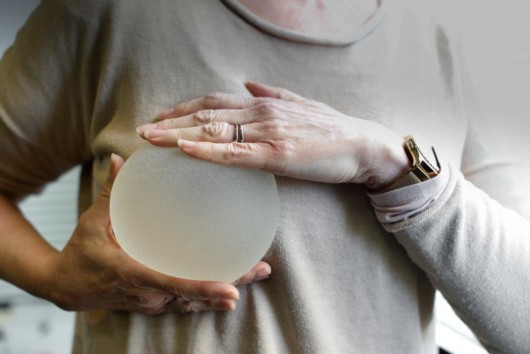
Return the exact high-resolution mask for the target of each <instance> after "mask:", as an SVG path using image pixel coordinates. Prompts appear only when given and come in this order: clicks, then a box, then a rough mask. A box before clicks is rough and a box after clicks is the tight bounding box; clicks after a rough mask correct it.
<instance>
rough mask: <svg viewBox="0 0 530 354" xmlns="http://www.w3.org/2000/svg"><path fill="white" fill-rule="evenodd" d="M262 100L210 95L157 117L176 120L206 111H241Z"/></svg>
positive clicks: (184, 103) (232, 95)
mask: <svg viewBox="0 0 530 354" xmlns="http://www.w3.org/2000/svg"><path fill="white" fill-rule="evenodd" d="M262 101H263V100H261V99H259V98H256V97H251V96H242V95H234V94H227V93H212V94H209V95H206V96H203V97H199V98H195V99H193V100H190V101H185V102H182V103H179V104H178V105H176V106H175V107H174V108H172V109H169V110H167V111H165V112H163V113H161V114H160V115H159V119H160V120H164V119H168V118H177V117H182V116H186V115H189V114H193V113H196V112H199V111H202V110H206V109H243V108H248V107H252V106H254V105H256V104H258V103H260V102H262Z"/></svg>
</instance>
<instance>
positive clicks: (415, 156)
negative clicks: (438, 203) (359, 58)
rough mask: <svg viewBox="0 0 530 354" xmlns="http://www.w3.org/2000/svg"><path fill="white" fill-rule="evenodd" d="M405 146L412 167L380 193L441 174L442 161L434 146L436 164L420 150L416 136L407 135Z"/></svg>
mask: <svg viewBox="0 0 530 354" xmlns="http://www.w3.org/2000/svg"><path fill="white" fill-rule="evenodd" d="M403 148H404V149H405V152H406V154H407V157H408V158H409V161H410V166H411V167H410V169H409V170H408V171H407V172H406V173H405V174H404V175H403V176H402V177H400V178H399V179H398V180H397V181H395V182H394V183H392V184H391V185H390V186H388V187H386V188H385V189H383V190H382V191H379V193H384V192H389V191H392V190H394V189H398V188H402V187H407V186H411V185H413V184H417V183H421V182H424V181H427V180H429V179H432V178H434V177H436V176H438V175H439V174H440V170H441V168H440V161H438V156H437V155H436V151H435V150H434V148H433V147H431V150H432V153H433V156H434V160H435V162H436V165H434V164H433V163H431V162H430V161H429V160H428V159H427V157H426V156H425V154H423V152H422V151H421V150H420V148H419V146H418V144H417V143H416V141H415V140H414V138H413V137H412V136H410V135H408V136H406V137H405V142H404V143H403Z"/></svg>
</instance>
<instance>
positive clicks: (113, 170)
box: [92, 154, 124, 219]
mask: <svg viewBox="0 0 530 354" xmlns="http://www.w3.org/2000/svg"><path fill="white" fill-rule="evenodd" d="M123 164H124V161H123V159H122V158H121V157H120V156H118V155H116V154H112V155H111V156H110V165H109V175H108V177H107V180H106V182H105V184H104V185H103V188H101V191H100V193H99V196H98V198H97V199H96V201H95V202H94V205H93V208H92V209H93V210H94V211H95V212H96V213H97V214H98V215H99V217H101V218H107V219H108V218H109V216H108V215H109V203H110V193H111V191H112V186H113V184H114V181H115V180H116V176H117V175H118V172H119V171H120V169H121V168H122V166H123Z"/></svg>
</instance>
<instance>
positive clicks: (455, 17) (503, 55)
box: [0, 0, 530, 354]
mask: <svg viewBox="0 0 530 354" xmlns="http://www.w3.org/2000/svg"><path fill="white" fill-rule="evenodd" d="M38 3H39V1H37V0H0V54H2V53H3V52H4V51H5V50H6V49H7V48H8V47H9V46H10V45H11V44H12V43H13V41H14V38H15V36H16V32H17V31H18V29H19V28H20V27H21V26H22V25H23V24H24V22H25V20H26V19H27V17H28V15H29V14H30V13H31V11H32V10H33V9H34V8H35V7H36V6H37V4H38ZM431 5H432V6H435V7H437V11H438V12H439V14H440V15H439V17H440V18H441V19H442V20H443V22H445V23H446V24H447V25H448V26H450V27H452V28H453V30H454V31H455V32H456V33H457V34H458V41H459V42H460V49H461V51H462V54H463V56H464V58H465V61H466V62H467V65H468V70H469V73H470V75H471V78H472V80H473V82H474V84H475V88H476V93H477V96H478V98H479V101H480V104H481V106H482V110H483V112H484V121H485V122H488V123H489V124H490V125H491V126H492V128H493V131H494V132H495V134H496V135H497V138H498V140H499V142H500V144H501V146H502V148H504V149H505V150H506V151H509V152H510V153H512V154H513V156H514V157H515V158H517V159H519V160H520V161H521V162H522V163H524V164H525V165H526V166H528V165H529V164H528V160H529V159H528V158H525V156H524V153H525V152H526V151H528V147H529V146H530V142H529V139H528V137H527V135H528V132H529V128H530V123H529V120H530V117H529V112H530V95H529V94H530V24H529V23H528V19H527V17H528V14H530V2H529V1H527V0H511V1H507V2H499V1H495V0H480V1H479V0H465V1H462V0H449V1H437V2H434V1H433V2H432V4H431ZM1 84H2V83H0V85H1ZM78 174H79V170H78V169H74V170H72V171H70V172H69V173H67V174H66V175H64V176H63V177H62V178H61V179H60V180H59V181H58V182H56V183H54V184H52V185H50V186H49V187H48V188H47V189H46V191H45V192H44V193H43V194H42V195H40V196H37V197H31V198H29V199H28V200H26V201H24V203H23V204H22V206H21V208H22V209H23V211H24V213H25V214H26V215H27V216H28V217H29V218H30V220H31V221H32V222H33V224H34V225H35V226H36V227H37V229H38V230H39V231H40V232H41V233H42V234H43V235H44V236H45V237H46V238H47V239H48V240H49V242H50V243H52V244H53V245H54V246H55V247H57V248H58V249H61V248H62V247H63V246H64V244H65V243H66V241H67V239H68V238H69V236H70V234H71V233H72V231H73V229H74V226H75V224H76V194H77V184H78ZM437 317H438V326H437V341H438V343H439V345H440V346H441V347H443V348H444V349H445V350H446V351H447V352H450V353H455V354H457V353H466V354H468V353H484V352H485V351H484V350H483V349H481V347H480V346H479V345H478V343H477V341H476V339H474V336H473V335H472V334H471V332H470V331H469V330H468V329H467V327H466V326H465V325H464V324H463V323H462V322H461V321H459V320H458V319H457V318H456V316H455V315H454V313H453V312H452V310H451V308H450V307H449V305H448V304H447V303H446V302H445V301H444V300H443V299H442V298H441V297H438V299H437ZM73 326H74V314H72V313H68V312H64V311H61V310H59V309H58V308H56V307H55V306H54V305H51V304H48V303H45V302H43V301H41V300H38V299H35V298H33V297H31V296H29V295H27V294H25V293H23V292H22V291H20V290H18V289H16V288H14V287H12V286H10V285H8V284H6V283H3V282H1V281H0V354H26V353H27V354H44V353H46V354H52V353H53V354H60V353H69V352H70V351H71V340H72V337H73V330H74V329H73V328H74V327H73Z"/></svg>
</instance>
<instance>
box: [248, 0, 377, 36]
mask: <svg viewBox="0 0 530 354" xmlns="http://www.w3.org/2000/svg"><path fill="white" fill-rule="evenodd" d="M238 1H239V2H240V3H241V4H242V5H243V6H245V7H246V8H247V9H248V10H249V11H251V12H252V13H254V14H255V15H256V16H258V17H260V18H262V19H263V20H265V21H267V22H269V23H272V24H274V25H276V26H278V27H282V28H285V29H289V30H292V31H296V32H301V33H306V34H314V33H318V34H329V35H341V34H344V33H347V32H349V31H351V30H352V28H358V27H360V26H362V25H363V24H364V22H366V20H368V19H369V18H370V17H371V16H372V15H373V14H374V13H375V12H376V10H377V6H378V1H377V0H238Z"/></svg>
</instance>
